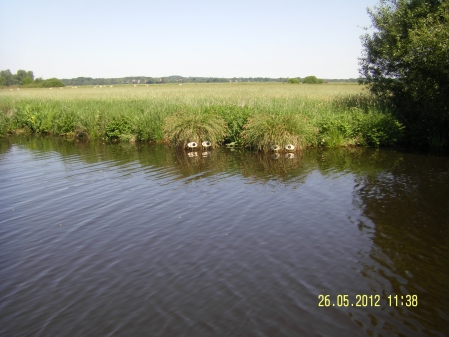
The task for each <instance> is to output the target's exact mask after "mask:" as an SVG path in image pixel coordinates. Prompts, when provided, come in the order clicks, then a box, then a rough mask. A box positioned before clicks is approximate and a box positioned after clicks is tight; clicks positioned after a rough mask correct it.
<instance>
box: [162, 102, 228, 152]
mask: <svg viewBox="0 0 449 337" xmlns="http://www.w3.org/2000/svg"><path fill="white" fill-rule="evenodd" d="M212 111H213V110H212ZM162 130H163V132H164V139H165V140H166V141H167V142H168V143H169V144H172V145H174V146H176V147H181V148H184V147H186V145H187V143H189V142H196V143H198V145H199V146H200V147H201V143H202V142H203V141H209V142H211V143H212V146H217V145H218V144H219V143H221V142H222V141H223V140H224V137H225V136H226V134H227V124H226V122H225V120H224V119H223V118H222V117H221V116H218V115H215V114H213V113H211V111H189V110H181V111H179V112H177V113H175V114H174V115H172V116H169V117H167V118H166V119H165V121H164V124H163V126H162Z"/></svg>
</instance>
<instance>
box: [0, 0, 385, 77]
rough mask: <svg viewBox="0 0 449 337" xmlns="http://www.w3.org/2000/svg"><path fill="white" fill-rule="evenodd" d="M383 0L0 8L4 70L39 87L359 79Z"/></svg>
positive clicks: (68, 0)
mask: <svg viewBox="0 0 449 337" xmlns="http://www.w3.org/2000/svg"><path fill="white" fill-rule="evenodd" d="M377 3H378V1H377V0H343V1H336V0H315V1H310V0H296V1H293V0H276V1H264V0H250V1H244V0H240V1H236V0H226V1H223V0H220V1H215V0H207V1H205V0H191V1H180V0H158V1H138V0H128V1H115V0H97V1H96V0H90V1H87V0H59V1H52V0H0V70H4V69H10V70H11V71H12V72H13V73H15V72H16V71H17V70H18V69H24V70H32V71H34V74H35V76H36V77H43V78H50V77H58V78H73V77H79V76H85V77H124V76H154V77H159V76H170V75H181V76H205V77H209V76H210V77H234V76H235V77H273V78H276V77H296V76H299V77H304V76H308V75H315V76H317V77H321V78H350V77H358V60H357V58H358V57H359V56H360V55H361V50H362V46H361V43H360V38H359V37H360V35H362V34H363V33H364V30H363V29H361V28H360V27H363V26H369V25H370V20H369V17H368V14H367V12H366V8H367V7H372V6H374V5H376V4H377Z"/></svg>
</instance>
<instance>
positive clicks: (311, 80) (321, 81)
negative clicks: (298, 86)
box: [302, 76, 324, 84]
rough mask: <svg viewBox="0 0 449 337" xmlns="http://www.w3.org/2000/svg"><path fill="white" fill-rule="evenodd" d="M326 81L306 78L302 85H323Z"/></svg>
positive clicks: (312, 77)
mask: <svg viewBox="0 0 449 337" xmlns="http://www.w3.org/2000/svg"><path fill="white" fill-rule="evenodd" d="M323 82H324V81H323V80H321V79H319V78H316V76H306V77H304V80H303V81H302V83H306V84H321V83H323Z"/></svg>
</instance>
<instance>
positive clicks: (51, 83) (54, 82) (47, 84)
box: [40, 78, 65, 88]
mask: <svg viewBox="0 0 449 337" xmlns="http://www.w3.org/2000/svg"><path fill="white" fill-rule="evenodd" d="M40 85H41V86H42V87H43V88H55V87H65V85H64V83H62V81H61V80H58V79H57V78H49V79H48V80H45V81H42V82H41V84H40Z"/></svg>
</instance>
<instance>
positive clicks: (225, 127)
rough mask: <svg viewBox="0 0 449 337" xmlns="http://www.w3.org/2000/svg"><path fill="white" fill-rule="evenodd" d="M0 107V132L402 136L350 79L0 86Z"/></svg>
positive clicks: (305, 139) (382, 139)
mask: <svg viewBox="0 0 449 337" xmlns="http://www.w3.org/2000/svg"><path fill="white" fill-rule="evenodd" d="M0 112H1V113H0V134H1V135H2V136H7V135H8V134H12V133H16V132H26V133H40V134H51V135H56V136H63V137H84V138H100V139H105V140H111V141H112V140H120V141H144V142H147V141H156V142H163V141H165V142H171V144H173V145H180V144H181V145H183V144H184V143H185V141H196V142H199V141H202V140H206V139H204V138H205V137H206V138H210V139H213V140H215V141H216V142H217V143H225V144H226V143H233V142H234V143H236V144H240V145H245V146H249V147H252V148H259V149H262V150H266V149H267V148H268V145H269V144H270V143H271V142H277V143H279V145H281V146H283V145H284V143H291V142H296V143H297V144H295V146H296V147H297V148H301V147H308V146H327V147H339V146H352V145H361V146H383V145H394V144H395V143H396V141H397V140H399V138H400V137H401V134H402V126H401V125H400V124H399V123H398V122H397V121H396V120H395V119H394V118H393V117H392V116H391V114H390V113H389V110H388V107H387V106H385V105H383V104H381V103H380V102H379V101H377V100H375V99H374V98H373V97H371V96H370V95H369V94H368V93H367V92H366V91H365V90H364V88H363V87H361V86H359V85H356V84H328V85H305V84H301V85H295V84H282V83H267V84H253V83H251V84H250V83H248V84H246V83H241V84H240V83H232V84H231V83H226V84H198V85H195V84H188V85H186V84H184V85H182V86H179V85H150V86H146V85H143V86H136V87H134V86H122V87H109V86H106V87H105V86H103V87H96V88H94V87H78V88H71V87H66V88H63V89H57V88H53V89H21V90H9V89H2V90H0ZM180 121H182V122H180ZM189 125H190V126H189ZM188 126H189V127H188ZM186 128H189V130H190V131H191V132H186ZM189 130H187V131H189ZM183 134H186V135H188V136H187V137H190V138H191V139H182V137H183V136H182V135H183ZM208 140H209V139H208Z"/></svg>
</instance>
